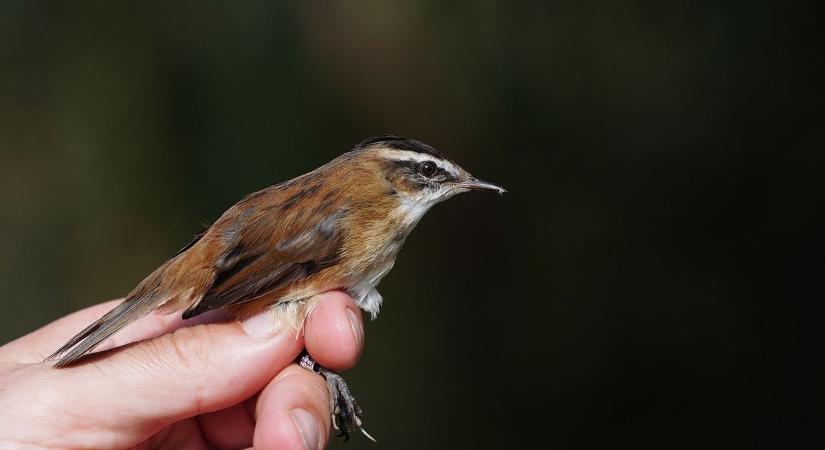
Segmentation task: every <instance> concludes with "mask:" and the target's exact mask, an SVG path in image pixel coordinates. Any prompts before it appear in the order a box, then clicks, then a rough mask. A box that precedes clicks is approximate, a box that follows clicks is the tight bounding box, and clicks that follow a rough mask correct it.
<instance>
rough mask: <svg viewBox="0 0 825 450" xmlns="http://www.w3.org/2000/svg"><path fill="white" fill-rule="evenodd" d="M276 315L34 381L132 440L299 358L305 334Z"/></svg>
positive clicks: (111, 355) (247, 391) (243, 392)
mask: <svg viewBox="0 0 825 450" xmlns="http://www.w3.org/2000/svg"><path fill="white" fill-rule="evenodd" d="M336 295H340V294H326V295H324V296H321V298H320V299H319V301H318V303H317V306H316V308H317V311H319V312H321V314H326V311H325V310H326V309H327V308H338V303H337V302H326V301H324V299H325V298H334V297H335V296H336ZM274 317H275V315H274V314H271V313H267V312H264V313H262V314H260V315H258V316H255V317H253V318H252V319H249V320H248V321H246V322H244V324H239V323H238V322H235V321H232V322H226V323H217V324H207V325H198V326H195V327H185V328H180V329H178V330H177V331H175V332H173V333H171V334H166V335H163V336H160V337H158V338H154V339H151V340H148V341H144V342H140V343H137V344H132V345H130V346H127V347H124V348H120V349H115V350H112V351H109V352H102V353H98V354H96V355H91V357H90V358H87V359H86V360H85V361H82V362H81V363H79V364H78V365H76V366H70V367H68V368H64V369H51V368H47V367H48V366H46V365H45V364H44V365H43V366H42V367H43V368H44V370H45V371H46V373H48V375H49V377H50V379H49V380H45V381H43V380H41V381H40V382H38V385H39V386H37V387H32V389H33V390H37V389H41V392H43V388H42V386H43V385H46V386H48V389H47V392H46V393H45V394H44V395H47V396H52V397H55V399H53V400H50V402H51V403H54V402H58V403H60V404H62V405H64V408H69V409H71V410H76V412H75V413H73V414H68V415H69V416H72V415H74V416H80V417H82V418H83V419H84V421H85V422H84V423H94V424H95V427H94V428H95V429H98V430H100V429H104V430H105V429H109V430H117V431H118V433H116V435H119V436H127V437H129V440H128V442H118V443H116V445H111V446H119V445H134V444H137V443H139V442H141V441H142V440H143V439H145V438H146V437H148V436H150V435H152V434H154V433H155V432H157V431H158V430H160V429H161V428H163V427H166V426H168V425H171V424H173V423H175V422H178V421H180V420H182V419H184V418H188V417H193V416H196V415H199V414H203V413H207V412H213V411H218V410H221V409H225V408H229V407H230V406H232V405H235V404H238V403H241V402H242V401H243V400H245V399H247V398H249V397H251V396H252V395H253V394H255V393H256V392H258V391H259V390H261V389H262V388H263V387H264V386H265V385H266V384H267V383H268V382H269V381H270V380H271V379H272V378H273V377H274V376H275V375H276V374H277V373H278V372H280V371H281V370H282V369H283V368H284V367H286V366H287V365H288V364H290V363H291V362H292V361H294V359H295V357H296V356H297V355H298V353H299V352H300V350H301V349H302V347H303V340H302V339H300V338H298V337H296V336H295V333H294V332H292V331H291V330H283V329H282V330H275V329H273V324H274ZM25 391H26V390H25V389H23V390H22V392H25ZM21 395H23V394H21ZM20 401H21V402H25V400H24V399H22V398H21V399H20ZM65 405H68V406H65ZM70 413H71V411H70ZM78 436H79V437H78V439H81V438H82V436H83V435H82V433H81V434H78ZM78 443H80V442H78ZM113 444H114V443H113ZM104 447H106V445H104Z"/></svg>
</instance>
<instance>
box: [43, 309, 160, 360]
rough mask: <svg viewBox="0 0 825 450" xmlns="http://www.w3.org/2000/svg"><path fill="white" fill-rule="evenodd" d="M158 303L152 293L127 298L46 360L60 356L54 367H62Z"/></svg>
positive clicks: (143, 314) (140, 316) (92, 348)
mask: <svg viewBox="0 0 825 450" xmlns="http://www.w3.org/2000/svg"><path fill="white" fill-rule="evenodd" d="M159 303H160V302H159V301H158V299H157V297H156V296H153V295H149V296H144V297H142V298H131V299H130V298H127V299H126V300H124V301H123V302H122V303H120V304H119V305H117V306H116V307H114V308H113V309H112V310H111V311H109V312H107V313H106V314H104V315H103V317H101V318H100V319H98V320H96V321H95V322H94V323H92V324H91V325H89V326H88V327H86V328H84V329H83V330H82V331H81V332H79V333H77V334H76V335H75V336H74V337H72V338H71V339H69V341H68V342H66V343H65V344H63V346H62V347H60V348H59V349H57V351H55V352H54V353H52V354H51V355H50V356H49V357H48V358H46V360H47V361H49V360H54V359H57V358H60V359H59V360H58V361H57V362H56V363H55V367H63V366H67V365H69V364H71V363H73V362H74V361H76V360H77V359H78V358H80V357H81V356H83V355H85V354H86V353H88V352H90V351H92V350H94V348H95V347H97V346H98V345H100V343H101V342H103V341H104V340H106V338H108V337H109V336H111V335H113V334H115V333H116V332H118V331H120V329H122V328H123V327H125V326H126V325H128V324H130V323H132V322H134V321H135V320H137V319H140V318H142V317H144V316H146V315H147V314H149V312H151V311H152V310H153V309H154V308H155V307H157V306H158V304H159Z"/></svg>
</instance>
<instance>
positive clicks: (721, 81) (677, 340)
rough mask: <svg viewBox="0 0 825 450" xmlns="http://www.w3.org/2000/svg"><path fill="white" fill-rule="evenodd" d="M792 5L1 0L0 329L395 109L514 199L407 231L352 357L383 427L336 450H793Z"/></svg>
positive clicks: (153, 258)
mask: <svg viewBox="0 0 825 450" xmlns="http://www.w3.org/2000/svg"><path fill="white" fill-rule="evenodd" d="M811 11H812V9H811V8H808V7H806V5H804V4H801V3H793V2H779V1H776V2H738V1H734V2H638V1H547V2H505V1H482V2H469V1H457V2H439V1H402V2H375V1H370V2H346V1H327V2H300V3H299V2H267V1H246V2H225V3H218V2H174V3H172V2H139V3H138V2H68V3H67V2H31V1H10V0H6V1H4V2H2V3H0V255H2V257H0V286H2V288H3V290H4V295H3V297H4V300H3V306H4V314H2V316H0V325H2V327H0V340H2V341H6V340H9V339H12V338H14V337H16V336H19V335H21V334H24V333H26V332H27V331H30V330H32V329H34V328H36V327H38V326H41V325H43V324H45V323H47V322H48V321H50V320H53V319H55V318H57V317H59V316H61V315H63V314H66V313H68V312H69V311H72V310H75V309H78V308H81V307H83V306H86V305H90V304H92V303H96V302H99V301H102V300H106V299H110V298H115V297H118V296H121V295H123V294H125V293H127V292H128V291H129V290H130V289H131V288H132V287H133V286H134V285H135V284H136V283H137V282H138V281H139V280H141V279H142V278H143V277H144V276H145V275H146V274H148V273H149V272H150V271H151V270H152V269H154V268H155V267H156V266H157V265H159V264H160V263H161V262H162V261H163V260H165V259H166V258H167V257H168V256H170V255H171V254H172V253H174V252H175V251H176V250H177V249H178V248H180V247H181V246H182V245H183V244H185V243H186V242H188V241H189V239H190V236H191V235H192V234H194V233H195V232H196V231H198V230H199V227H200V225H201V223H209V222H210V221H212V220H214V219H215V218H217V217H218V216H219V215H220V213H221V212H222V211H223V210H224V209H226V208H227V207H229V206H230V205H231V204H232V203H234V202H235V201H236V200H238V199H239V198H240V197H242V196H243V195H245V194H246V193H249V192H251V191H254V190H257V189H259V188H261V187H264V186H267V185H270V184H274V183H276V182H279V181H282V180H285V179H288V178H291V177H293V176H296V175H299V174H301V173H304V172H306V171H308V170H310V169H312V168H314V167H316V166H318V165H320V164H322V163H324V162H326V161H328V160H329V159H331V158H333V157H335V156H337V155H338V154H340V153H342V152H344V151H347V150H348V149H349V148H350V147H351V146H352V145H353V144H355V143H356V142H358V141H359V140H360V139H362V138H364V137H366V136H370V135H375V134H380V133H386V132H391V133H395V134H400V135H405V136H411V137H415V138H417V139H421V140H423V141H425V142H427V143H430V144H432V145H433V146H435V147H436V148H439V149H441V150H442V151H444V152H445V153H447V154H448V155H449V156H451V157H452V158H453V159H455V160H456V161H458V162H460V163H461V164H462V165H464V167H466V168H468V169H469V170H471V171H472V172H473V173H475V174H476V175H478V176H479V177H481V178H485V179H490V180H492V181H495V182H497V183H500V184H502V185H503V186H505V187H506V188H507V189H508V190H509V191H510V193H509V194H508V195H506V196H505V197H504V198H496V197H495V196H491V195H481V194H466V195H463V196H460V197H457V198H456V199H454V200H451V201H450V202H448V203H446V204H444V205H440V206H439V207H437V208H435V209H434V210H433V211H431V212H430V213H429V214H428V216H427V217H426V218H425V219H424V220H423V221H422V223H421V224H420V225H419V227H418V229H417V230H416V231H415V232H414V233H413V234H412V236H411V237H410V239H409V240H408V241H407V245H406V247H405V250H404V251H403V252H402V255H401V257H400V259H399V261H398V264H397V265H396V267H395V270H394V271H393V272H392V274H391V275H390V276H389V277H388V278H387V279H386V280H385V281H384V283H383V284H382V289H381V291H382V293H383V295H384V297H385V299H386V303H385V307H384V310H383V312H382V314H381V317H380V318H379V320H377V321H375V322H371V323H369V324H368V326H367V342H368V345H367V349H366V352H365V354H364V357H363V360H362V364H361V365H359V367H357V368H356V369H354V370H352V371H351V372H350V374H349V378H348V379H349V380H350V383H351V385H352V387H353V389H354V390H355V392H356V394H357V395H359V399H360V401H361V404H362V405H363V406H364V407H365V410H366V420H367V424H368V425H369V426H368V428H369V430H370V431H371V432H372V433H373V434H374V435H375V436H376V437H378V439H379V441H380V444H379V446H373V445H368V443H367V442H366V441H365V440H361V439H357V438H356V440H355V441H354V443H350V444H348V446H347V447H343V448H382V449H395V448H517V447H519V446H526V445H528V444H536V445H541V446H544V447H545V448H565V449H585V448H616V447H633V448H751V449H753V448H772V447H776V446H778V447H779V448H787V446H788V445H790V444H792V443H793V442H794V441H800V442H801V441H802V440H804V438H803V436H804V435H805V434H806V432H808V433H809V432H811V431H813V430H814V429H816V427H818V425H819V423H818V422H814V416H813V415H809V414H808V412H807V411H806V408H808V407H816V408H817V409H818V411H819V412H820V413H821V412H822V408H821V406H822V403H819V402H817V401H815V400H814V397H813V396H812V393H811V392H810V391H809V387H810V386H812V385H813V383H814V381H815V375H814V373H815V372H812V371H810V370H808V367H807V366H808V362H807V361H808V360H810V359H819V357H820V355H821V349H818V348H817V349H811V348H808V345H809V344H808V343H809V342H812V341H813V338H814V334H815V333H813V332H811V331H806V330H808V329H807V328H806V327H805V326H804V325H805V322H806V321H807V320H811V318H812V317H813V313H814V310H813V307H812V305H811V304H812V303H818V302H819V301H821V300H822V298H821V295H817V296H813V297H812V296H811V294H809V292H810V291H809V290H808V289H809V288H811V287H816V286H817V284H821V277H822V269H823V267H822V256H821V255H822V253H821V252H818V251H815V249H817V248H821V243H822V231H823V222H822V220H821V219H820V217H819V211H820V210H821V209H822V204H823V203H822V202H823V199H825V196H823V195H822V187H821V184H822V178H821V173H822V168H823V159H824V158H823V154H822V149H823V148H825V146H823V131H825V130H823V113H822V106H823V94H822V90H821V85H822V80H823V79H825V78H823V71H822V70H821V65H822V62H823V61H822V59H823V51H822V50H823V49H822V42H823V39H822V36H821V28H822V27H821V25H822V21H821V19H820V18H818V17H817V16H816V15H814V14H812V13H811ZM809 257H813V258H809ZM809 260H810V261H811V262H810V263H807V261H809ZM803 262H804V263H803ZM819 292H821V288H820V291H819ZM811 299H813V300H815V301H810V300H811ZM820 381H821V380H820ZM817 405H818V406H817ZM819 418H820V419H821V414H820V415H819ZM337 445H338V444H334V446H337Z"/></svg>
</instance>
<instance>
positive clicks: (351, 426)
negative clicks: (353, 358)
mask: <svg viewBox="0 0 825 450" xmlns="http://www.w3.org/2000/svg"><path fill="white" fill-rule="evenodd" d="M298 365H299V366H301V367H303V368H304V369H306V370H309V371H311V372H315V373H317V374H318V375H321V376H322V377H324V380H325V381H326V382H327V389H328V390H329V410H330V412H331V414H332V426H333V428H335V431H337V432H338V436H343V437H344V442H346V441H348V440H349V434H350V433H351V432H352V431H355V430H359V431H361V433H364V436H366V437H367V438H369V440H371V441H373V442H376V441H375V439H374V438H373V437H372V436H370V435H369V433H367V431H366V430H364V429H363V428H361V416H362V415H363V412H362V411H361V407H360V406H358V402H356V401H355V397H353V396H352V393H351V392H350V390H349V387H348V386H347V383H346V381H344V378H343V377H342V376H341V375H338V374H337V373H335V372H333V371H331V370H329V369H327V368H326V367H323V366H321V365H320V364H318V363H317V362H315V360H314V359H312V357H311V356H309V354H308V353H307V352H306V351H304V352H303V353H301V356H299V357H298Z"/></svg>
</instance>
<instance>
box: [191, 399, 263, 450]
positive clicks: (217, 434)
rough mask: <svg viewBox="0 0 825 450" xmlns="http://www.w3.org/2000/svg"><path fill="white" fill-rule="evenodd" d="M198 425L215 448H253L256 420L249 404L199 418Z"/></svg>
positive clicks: (238, 405) (244, 403)
mask: <svg viewBox="0 0 825 450" xmlns="http://www.w3.org/2000/svg"><path fill="white" fill-rule="evenodd" d="M198 424H199V425H200V429H201V432H202V433H203V436H204V438H205V439H206V441H207V442H208V443H209V444H211V445H212V447H214V448H217V449H235V448H247V447H251V446H252V435H253V432H254V431H255V420H254V412H251V411H250V410H249V407H248V406H247V402H243V403H239V404H237V405H235V406H232V407H231V408H228V409H224V410H221V411H216V412H213V413H207V414H203V415H201V416H198Z"/></svg>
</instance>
